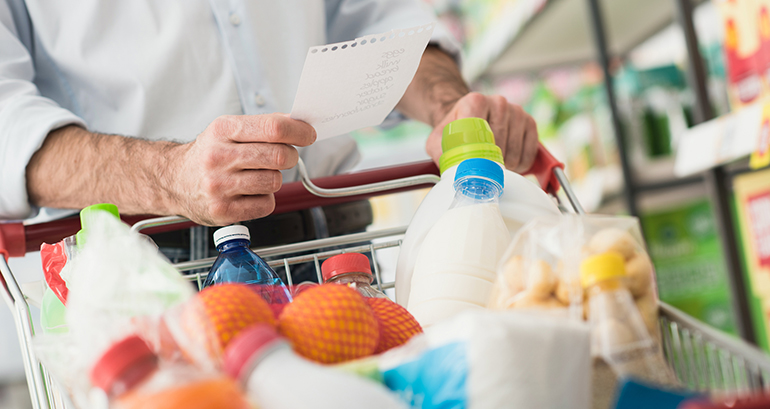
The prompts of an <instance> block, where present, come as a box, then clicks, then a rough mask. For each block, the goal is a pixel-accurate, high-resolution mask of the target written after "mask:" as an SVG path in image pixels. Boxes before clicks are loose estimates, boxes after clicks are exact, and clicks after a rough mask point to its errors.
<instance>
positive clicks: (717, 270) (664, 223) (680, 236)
mask: <svg viewBox="0 0 770 409" xmlns="http://www.w3.org/2000/svg"><path fill="white" fill-rule="evenodd" d="M676 200H677V203H671V205H670V206H665V207H661V208H659V209H657V210H655V211H649V212H647V211H646V212H644V214H643V215H642V216H641V222H642V228H643V229H644V236H645V239H646V242H647V246H648V248H649V251H650V257H651V258H652V261H653V263H654V264H655V275H656V278H657V285H658V295H659V296H660V300H661V301H663V302H665V303H667V304H669V305H671V306H673V307H676V308H678V309H680V310H681V311H683V312H686V313H687V314H689V315H691V316H692V317H694V318H697V319H699V320H700V321H702V322H704V323H706V324H709V325H711V326H712V327H714V328H718V329H720V330H722V331H725V332H728V333H735V314H734V311H733V307H732V297H731V296H730V290H729V288H730V286H729V284H728V277H727V272H726V269H725V263H724V258H723V256H722V248H721V244H720V242H719V235H718V233H717V229H716V226H715V223H714V216H713V209H712V208H711V205H710V204H709V202H708V201H707V200H705V199H694V200H686V201H685V202H684V203H683V202H682V199H681V194H678V195H677V199H676Z"/></svg>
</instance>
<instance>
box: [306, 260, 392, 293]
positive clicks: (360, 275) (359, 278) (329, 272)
mask: <svg viewBox="0 0 770 409" xmlns="http://www.w3.org/2000/svg"><path fill="white" fill-rule="evenodd" d="M321 275H322V276H323V279H324V283H327V284H328V283H333V284H342V285H347V286H348V287H350V288H352V289H354V290H356V291H358V292H359V293H360V294H361V295H363V296H364V297H370V298H388V296H387V295H385V294H383V293H382V292H381V291H379V290H377V289H376V288H374V287H372V285H371V284H372V281H373V280H374V276H372V269H371V267H370V265H369V257H366V256H365V255H363V254H360V253H345V254H340V255H337V256H334V257H330V258H329V259H327V260H326V261H324V263H323V264H322V265H321Z"/></svg>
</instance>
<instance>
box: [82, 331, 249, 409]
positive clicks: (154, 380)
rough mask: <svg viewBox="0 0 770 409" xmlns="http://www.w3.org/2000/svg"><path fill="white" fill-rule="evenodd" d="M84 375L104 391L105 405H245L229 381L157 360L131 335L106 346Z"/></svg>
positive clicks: (165, 408)
mask: <svg viewBox="0 0 770 409" xmlns="http://www.w3.org/2000/svg"><path fill="white" fill-rule="evenodd" d="M90 378H91V383H92V384H93V385H94V386H95V387H97V388H99V389H101V390H102V391H104V392H105V394H106V397H107V399H108V401H109V407H110V408H111V409H176V408H185V409H220V408H232V409H250V405H249V403H248V402H247V401H246V399H245V398H244V396H243V395H242V393H241V392H240V390H239V389H238V386H237V384H235V382H233V381H232V380H230V379H227V378H225V377H221V376H214V375H206V374H203V373H200V372H198V371H197V370H196V369H195V368H194V367H192V366H187V365H183V364H180V363H174V364H166V363H164V362H161V361H160V360H159V359H158V357H157V356H156V355H155V354H154V353H153V352H152V350H151V349H150V347H149V345H147V343H146V342H145V341H144V340H143V339H142V338H140V337H138V336H136V335H131V336H128V337H126V338H124V339H122V340H120V341H118V342H116V343H114V344H113V345H111V346H110V347H109V348H108V349H107V350H106V351H105V352H104V353H103V354H102V355H101V357H100V358H99V359H98V360H97V362H96V363H95V364H94V366H93V367H92V369H91V372H90ZM98 405H99V404H98V403H97V402H93V406H94V407H97V406H98Z"/></svg>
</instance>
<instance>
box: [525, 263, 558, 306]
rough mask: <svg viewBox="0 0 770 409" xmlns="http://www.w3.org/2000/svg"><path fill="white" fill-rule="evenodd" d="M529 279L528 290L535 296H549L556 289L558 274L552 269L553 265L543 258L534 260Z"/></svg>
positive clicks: (530, 267) (542, 297)
mask: <svg viewBox="0 0 770 409" xmlns="http://www.w3.org/2000/svg"><path fill="white" fill-rule="evenodd" d="M527 280H528V281H527V282H528V284H529V285H528V286H527V291H528V292H529V293H530V294H532V295H533V296H534V297H538V298H541V299H545V298H549V297H551V296H552V294H553V292H554V290H555V289H556V275H555V274H554V273H553V271H552V270H551V265H550V264H548V263H546V262H545V261H543V260H534V261H533V262H532V264H531V265H530V266H529V276H528V278H527Z"/></svg>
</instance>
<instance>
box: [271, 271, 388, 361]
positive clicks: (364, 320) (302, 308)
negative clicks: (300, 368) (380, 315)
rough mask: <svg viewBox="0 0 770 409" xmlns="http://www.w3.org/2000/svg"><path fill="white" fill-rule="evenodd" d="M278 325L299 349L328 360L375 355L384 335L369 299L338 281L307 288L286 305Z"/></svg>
mask: <svg viewBox="0 0 770 409" xmlns="http://www.w3.org/2000/svg"><path fill="white" fill-rule="evenodd" d="M278 328H279V331H280V333H281V335H283V336H285V337H286V338H288V339H289V340H290V341H291V344H292V347H293V348H294V351H295V352H297V353H298V354H300V355H302V356H304V357H305V358H308V359H310V360H313V361H316V362H320V363H325V364H332V363H339V362H344V361H349V360H351V359H357V358H361V357H365V356H368V355H371V354H372V353H373V352H374V351H375V349H377V343H378V341H379V337H380V330H379V324H378V322H377V317H376V316H375V315H374V312H373V311H372V309H371V308H370V307H369V305H368V304H367V303H366V299H365V298H364V297H362V296H361V295H360V294H359V293H358V292H357V291H356V290H353V289H352V288H349V287H347V286H342V285H336V284H324V285H320V286H318V287H313V288H310V289H308V290H305V291H303V292H302V293H301V294H300V295H299V296H297V299H295V300H294V302H292V303H291V304H289V305H287V306H286V308H284V310H283V312H282V313H281V316H280V318H279V320H278Z"/></svg>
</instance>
